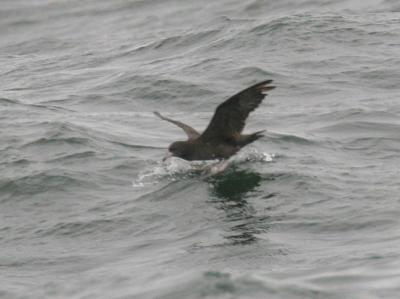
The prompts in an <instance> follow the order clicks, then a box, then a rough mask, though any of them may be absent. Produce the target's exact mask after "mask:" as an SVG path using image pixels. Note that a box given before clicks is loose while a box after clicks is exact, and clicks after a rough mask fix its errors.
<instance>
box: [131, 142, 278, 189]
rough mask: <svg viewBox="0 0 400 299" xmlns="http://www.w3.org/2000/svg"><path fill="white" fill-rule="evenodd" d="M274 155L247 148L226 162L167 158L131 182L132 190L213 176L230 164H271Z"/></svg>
mask: <svg viewBox="0 0 400 299" xmlns="http://www.w3.org/2000/svg"><path fill="white" fill-rule="evenodd" d="M274 157H275V154H269V153H265V152H260V151H258V150H257V149H256V148H253V147H249V148H246V149H244V150H242V151H240V152H239V153H238V154H236V155H234V156H232V157H231V158H229V159H228V160H224V161H219V160H206V161H187V160H184V159H181V158H177V157H171V158H168V159H167V160H165V161H160V162H157V164H156V166H153V167H152V168H147V169H145V170H144V171H143V172H142V173H140V174H139V175H138V177H137V178H136V179H135V180H134V181H133V182H132V186H133V187H134V188H142V187H145V186H147V185H151V184H155V183H157V182H160V181H161V180H163V179H168V180H170V181H175V180H177V179H182V178H185V177H189V176H193V175H196V174H197V175H205V176H210V175H215V174H218V173H222V172H223V171H225V170H226V169H227V168H228V167H229V166H230V165H232V164H242V163H247V162H271V161H273V159H274Z"/></svg>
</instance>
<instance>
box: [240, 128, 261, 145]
mask: <svg viewBox="0 0 400 299" xmlns="http://www.w3.org/2000/svg"><path fill="white" fill-rule="evenodd" d="M264 132H265V130H262V131H257V132H255V133H252V134H248V135H241V136H240V138H239V140H238V143H239V144H240V145H241V146H245V145H247V144H249V143H252V142H254V141H256V140H257V139H259V138H261V137H263V136H264V134H263V133H264Z"/></svg>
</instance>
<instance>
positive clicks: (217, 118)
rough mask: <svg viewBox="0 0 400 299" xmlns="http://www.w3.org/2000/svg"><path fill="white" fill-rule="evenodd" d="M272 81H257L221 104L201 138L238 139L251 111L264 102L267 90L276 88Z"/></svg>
mask: <svg viewBox="0 0 400 299" xmlns="http://www.w3.org/2000/svg"><path fill="white" fill-rule="evenodd" d="M270 83H272V80H266V81H263V82H260V83H257V84H255V85H253V86H250V87H248V88H246V89H245V90H242V91H241V92H239V93H237V94H235V95H234V96H232V97H231V98H229V99H228V100H226V101H225V102H223V103H222V104H220V105H219V106H218V107H217V109H216V110H215V113H214V116H213V118H212V119H211V121H210V124H209V125H208V127H207V129H206V130H205V131H204V132H203V134H201V136H200V139H201V140H202V141H204V142H219V141H226V140H237V139H238V138H239V136H240V133H241V132H242V130H243V128H244V126H245V124H246V118H247V117H248V116H249V113H250V112H251V111H253V110H254V109H256V108H257V107H258V105H259V104H260V103H261V102H262V100H263V99H264V98H265V96H266V94H265V92H267V91H268V90H271V89H274V88H275V86H271V85H269V84H270Z"/></svg>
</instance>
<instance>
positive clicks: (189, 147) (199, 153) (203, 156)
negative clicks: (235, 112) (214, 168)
mask: <svg viewBox="0 0 400 299" xmlns="http://www.w3.org/2000/svg"><path fill="white" fill-rule="evenodd" d="M175 145H178V146H180V147H181V149H182V150H181V151H180V152H179V153H178V157H180V158H182V159H185V160H189V161H193V160H214V159H228V158H229V157H230V156H232V155H234V154H236V153H237V152H238V151H239V150H240V148H241V147H240V146H238V145H235V144H229V143H218V144H212V143H204V142H202V141H201V140H192V141H178V142H177V143H175ZM172 150H174V146H172Z"/></svg>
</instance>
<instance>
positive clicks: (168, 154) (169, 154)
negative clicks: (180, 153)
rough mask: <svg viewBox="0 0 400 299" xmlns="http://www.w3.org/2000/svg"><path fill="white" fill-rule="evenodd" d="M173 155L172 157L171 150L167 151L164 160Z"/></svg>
mask: <svg viewBox="0 0 400 299" xmlns="http://www.w3.org/2000/svg"><path fill="white" fill-rule="evenodd" d="M171 157H172V153H171V152H167V154H166V155H165V156H164V158H163V159H162V160H163V162H164V161H165V160H167V159H168V158H171Z"/></svg>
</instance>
